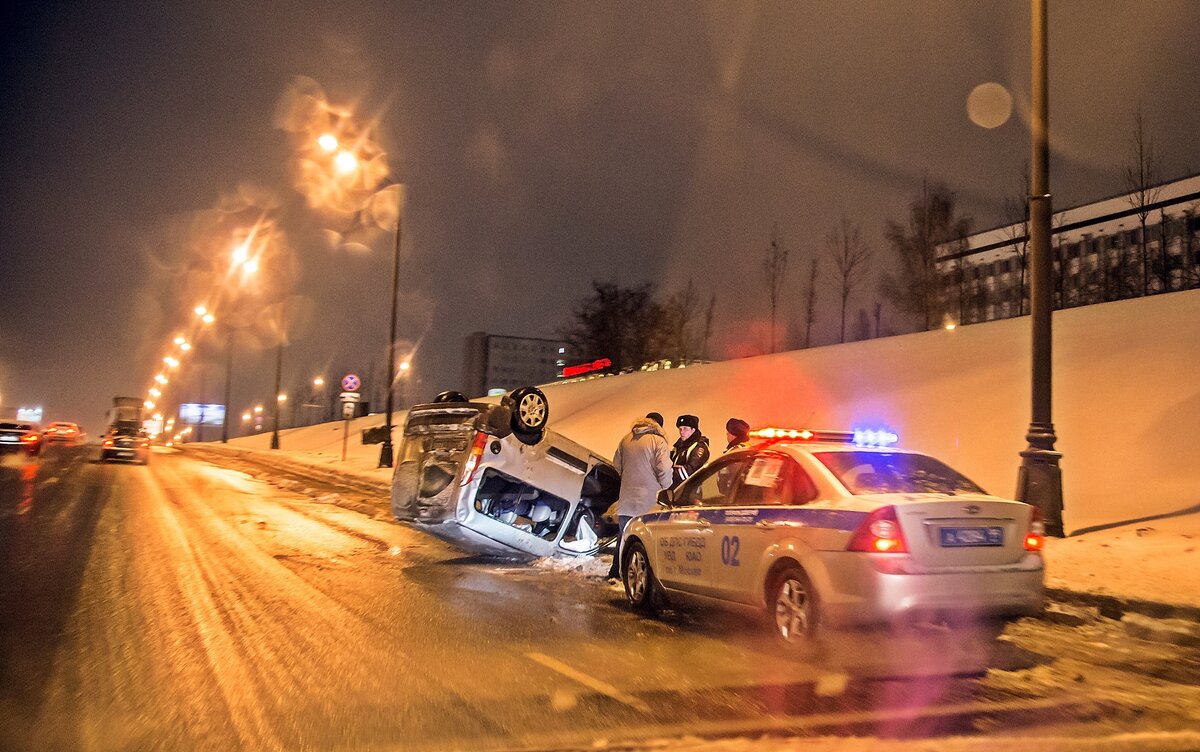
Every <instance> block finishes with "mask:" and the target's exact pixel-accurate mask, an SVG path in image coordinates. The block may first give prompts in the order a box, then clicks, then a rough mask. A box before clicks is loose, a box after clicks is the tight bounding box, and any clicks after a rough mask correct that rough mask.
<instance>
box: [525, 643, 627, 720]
mask: <svg viewBox="0 0 1200 752" xmlns="http://www.w3.org/2000/svg"><path fill="white" fill-rule="evenodd" d="M525 655H526V656H527V657H528V658H529V659H530V660H532V661H534V662H536V663H540V664H542V665H543V666H545V667H546V668H548V669H550V670H552V671H557V672H558V673H560V674H562V675H563V676H565V677H567V678H568V679H572V680H574V681H577V682H579V683H580V684H582V685H583V686H585V687H587V688H588V689H591V690H594V691H596V692H599V693H600V694H602V695H605V696H607V697H611V698H612V699H614V700H616V701H617V702H619V703H622V704H625V705H628V706H629V707H631V708H633V709H634V710H640V711H641V712H643V713H649V712H650V706H649V705H647V704H646V703H644V702H642V701H641V700H639V699H638V698H636V697H633V696H631V695H627V694H625V693H624V692H622V691H621V690H619V689H617V688H616V687H614V686H613V685H611V684H609V683H607V682H602V681H600V680H599V679H597V678H596V677H594V676H588V675H587V674H585V673H583V672H581V671H576V670H575V669H573V668H571V667H570V666H568V665H567V664H565V663H563V662H562V661H559V660H556V659H554V658H551V657H550V656H548V655H543V654H541V653H526V654H525Z"/></svg>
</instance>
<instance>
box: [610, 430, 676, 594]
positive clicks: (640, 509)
mask: <svg viewBox="0 0 1200 752" xmlns="http://www.w3.org/2000/svg"><path fill="white" fill-rule="evenodd" d="M613 467H614V468H615V469H616V471H617V473H618V474H619V475H620V476H621V493H620V495H619V496H618V498H617V524H618V525H619V526H620V528H621V532H620V533H619V535H620V537H621V538H623V537H624V536H625V526H626V525H628V524H629V520H631V519H633V518H634V517H637V516H638V515H639V514H645V513H647V512H650V511H653V510H654V506H655V503H656V502H657V499H658V492H659V491H661V490H663V489H665V488H670V487H671V453H670V449H669V448H668V446H667V438H666V437H665V436H663V433H662V426H661V425H659V424H658V423H655V422H654V420H653V419H652V418H649V417H646V418H638V419H637V420H635V421H634V422H633V425H632V426H630V428H629V433H627V434H626V435H625V438H623V439H621V443H620V444H619V445H617V451H616V454H614V455H613ZM621 548H622V547H621V541H620V538H618V540H617V552H616V554H615V555H614V556H613V562H612V566H611V567H609V570H608V576H609V578H610V579H615V578H617V577H618V576H619V573H620V567H621Z"/></svg>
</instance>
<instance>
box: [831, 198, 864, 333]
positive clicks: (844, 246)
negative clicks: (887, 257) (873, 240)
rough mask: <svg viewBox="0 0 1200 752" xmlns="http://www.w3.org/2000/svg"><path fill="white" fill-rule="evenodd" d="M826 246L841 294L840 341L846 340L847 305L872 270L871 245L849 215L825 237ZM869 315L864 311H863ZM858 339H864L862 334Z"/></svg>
mask: <svg viewBox="0 0 1200 752" xmlns="http://www.w3.org/2000/svg"><path fill="white" fill-rule="evenodd" d="M825 247H826V249H828V251H829V255H830V256H831V257H832V258H833V271H834V275H835V279H836V281H837V286H838V294H839V295H840V297H841V309H842V311H841V313H842V318H841V328H840V329H839V335H838V341H839V342H845V341H846V308H847V306H848V305H849V301H850V296H851V295H853V294H854V292H855V291H856V290H858V289H859V288H860V287H862V284H863V283H864V282H865V281H866V279H867V273H868V272H869V271H870V264H871V247H870V246H869V245H867V242H866V241H865V240H863V238H862V230H861V229H860V228H859V227H858V225H854V224H851V222H850V219H849V218H848V217H845V216H843V217H842V220H841V222H839V223H838V224H837V225H836V226H835V227H834V228H833V229H832V230H831V231H830V232H829V234H828V235H826V236H825ZM863 315H864V316H865V315H866V314H865V312H864V314H863ZM859 339H865V337H863V336H859Z"/></svg>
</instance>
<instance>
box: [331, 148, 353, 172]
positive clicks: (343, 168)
mask: <svg viewBox="0 0 1200 752" xmlns="http://www.w3.org/2000/svg"><path fill="white" fill-rule="evenodd" d="M333 166H334V167H336V168H337V171H338V172H340V173H341V174H343V175H349V174H350V173H352V172H354V171H355V170H356V169H358V157H356V156H354V154H353V153H351V152H348V151H339V152H338V155H337V156H336V157H334V158H333Z"/></svg>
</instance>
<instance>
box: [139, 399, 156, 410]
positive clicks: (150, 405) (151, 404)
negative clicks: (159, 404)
mask: <svg viewBox="0 0 1200 752" xmlns="http://www.w3.org/2000/svg"><path fill="white" fill-rule="evenodd" d="M142 404H143V405H145V406H146V409H147V410H153V409H154V402H152V401H151V400H146V401H145V402H143V403H142Z"/></svg>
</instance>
